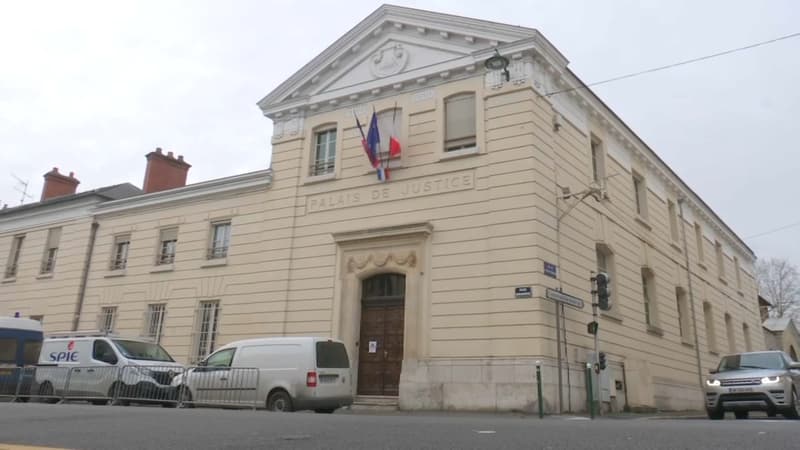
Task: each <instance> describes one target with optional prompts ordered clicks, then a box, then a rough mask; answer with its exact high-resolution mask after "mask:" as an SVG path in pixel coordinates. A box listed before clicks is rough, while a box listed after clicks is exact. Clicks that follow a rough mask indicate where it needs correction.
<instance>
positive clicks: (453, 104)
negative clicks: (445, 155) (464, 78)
mask: <svg viewBox="0 0 800 450" xmlns="http://www.w3.org/2000/svg"><path fill="white" fill-rule="evenodd" d="M444 116H445V127H444V129H445V138H444V150H445V151H446V152H451V151H455V150H462V149H466V148H472V147H475V145H476V139H475V135H476V133H475V129H476V125H475V94H473V93H468V94H457V95H454V96H452V97H448V98H446V99H445V101H444Z"/></svg>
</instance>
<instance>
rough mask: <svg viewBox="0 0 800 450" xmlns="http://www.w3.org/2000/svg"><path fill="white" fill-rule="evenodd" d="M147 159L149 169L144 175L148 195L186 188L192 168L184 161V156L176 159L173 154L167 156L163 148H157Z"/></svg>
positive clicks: (145, 189) (169, 153) (145, 190)
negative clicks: (187, 176) (187, 177)
mask: <svg viewBox="0 0 800 450" xmlns="http://www.w3.org/2000/svg"><path fill="white" fill-rule="evenodd" d="M146 157H147V169H146V170H145V173H144V192H145V193H146V194H149V193H150V192H158V191H165V190H167V189H174V188H179V187H183V186H186V175H187V174H188V173H189V168H190V167H192V166H191V165H190V164H189V163H187V162H186V161H184V160H183V155H178V157H177V158H176V157H175V156H173V154H172V152H168V153H167V154H166V155H165V154H164V153H163V152H162V151H161V148H157V149H156V151H154V152H150V153H148V154H147V155H146Z"/></svg>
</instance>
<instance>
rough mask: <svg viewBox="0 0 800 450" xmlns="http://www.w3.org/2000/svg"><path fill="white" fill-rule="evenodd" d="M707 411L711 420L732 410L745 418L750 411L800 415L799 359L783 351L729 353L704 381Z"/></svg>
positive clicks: (771, 415)
mask: <svg viewBox="0 0 800 450" xmlns="http://www.w3.org/2000/svg"><path fill="white" fill-rule="evenodd" d="M705 393H706V412H707V413H708V417H709V418H710V419H712V420H720V419H723V418H725V412H726V411H733V413H734V415H735V416H736V418H737V419H746V418H747V417H748V415H749V413H750V411H766V413H767V415H768V416H770V417H774V416H775V415H777V414H783V416H784V417H786V418H788V419H800V363H798V362H795V361H792V359H791V358H789V356H788V355H786V353H784V352H780V351H769V352H749V353H738V354H734V355H727V356H724V357H723V358H722V360H721V361H720V363H719V366H718V367H717V368H716V369H714V370H711V375H710V376H709V377H708V379H706V382H705Z"/></svg>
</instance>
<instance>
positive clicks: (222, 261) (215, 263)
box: [200, 257, 228, 268]
mask: <svg viewBox="0 0 800 450" xmlns="http://www.w3.org/2000/svg"><path fill="white" fill-rule="evenodd" d="M227 265H228V258H227V257H225V258H214V259H208V260H206V261H203V263H202V264H200V267H204V268H205V267H220V266H227Z"/></svg>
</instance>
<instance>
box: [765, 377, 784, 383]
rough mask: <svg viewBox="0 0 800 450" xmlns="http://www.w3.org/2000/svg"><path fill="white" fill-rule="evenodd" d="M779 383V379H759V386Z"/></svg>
mask: <svg viewBox="0 0 800 450" xmlns="http://www.w3.org/2000/svg"><path fill="white" fill-rule="evenodd" d="M780 382H781V377H764V378H762V379H761V384H775V383H780Z"/></svg>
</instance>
